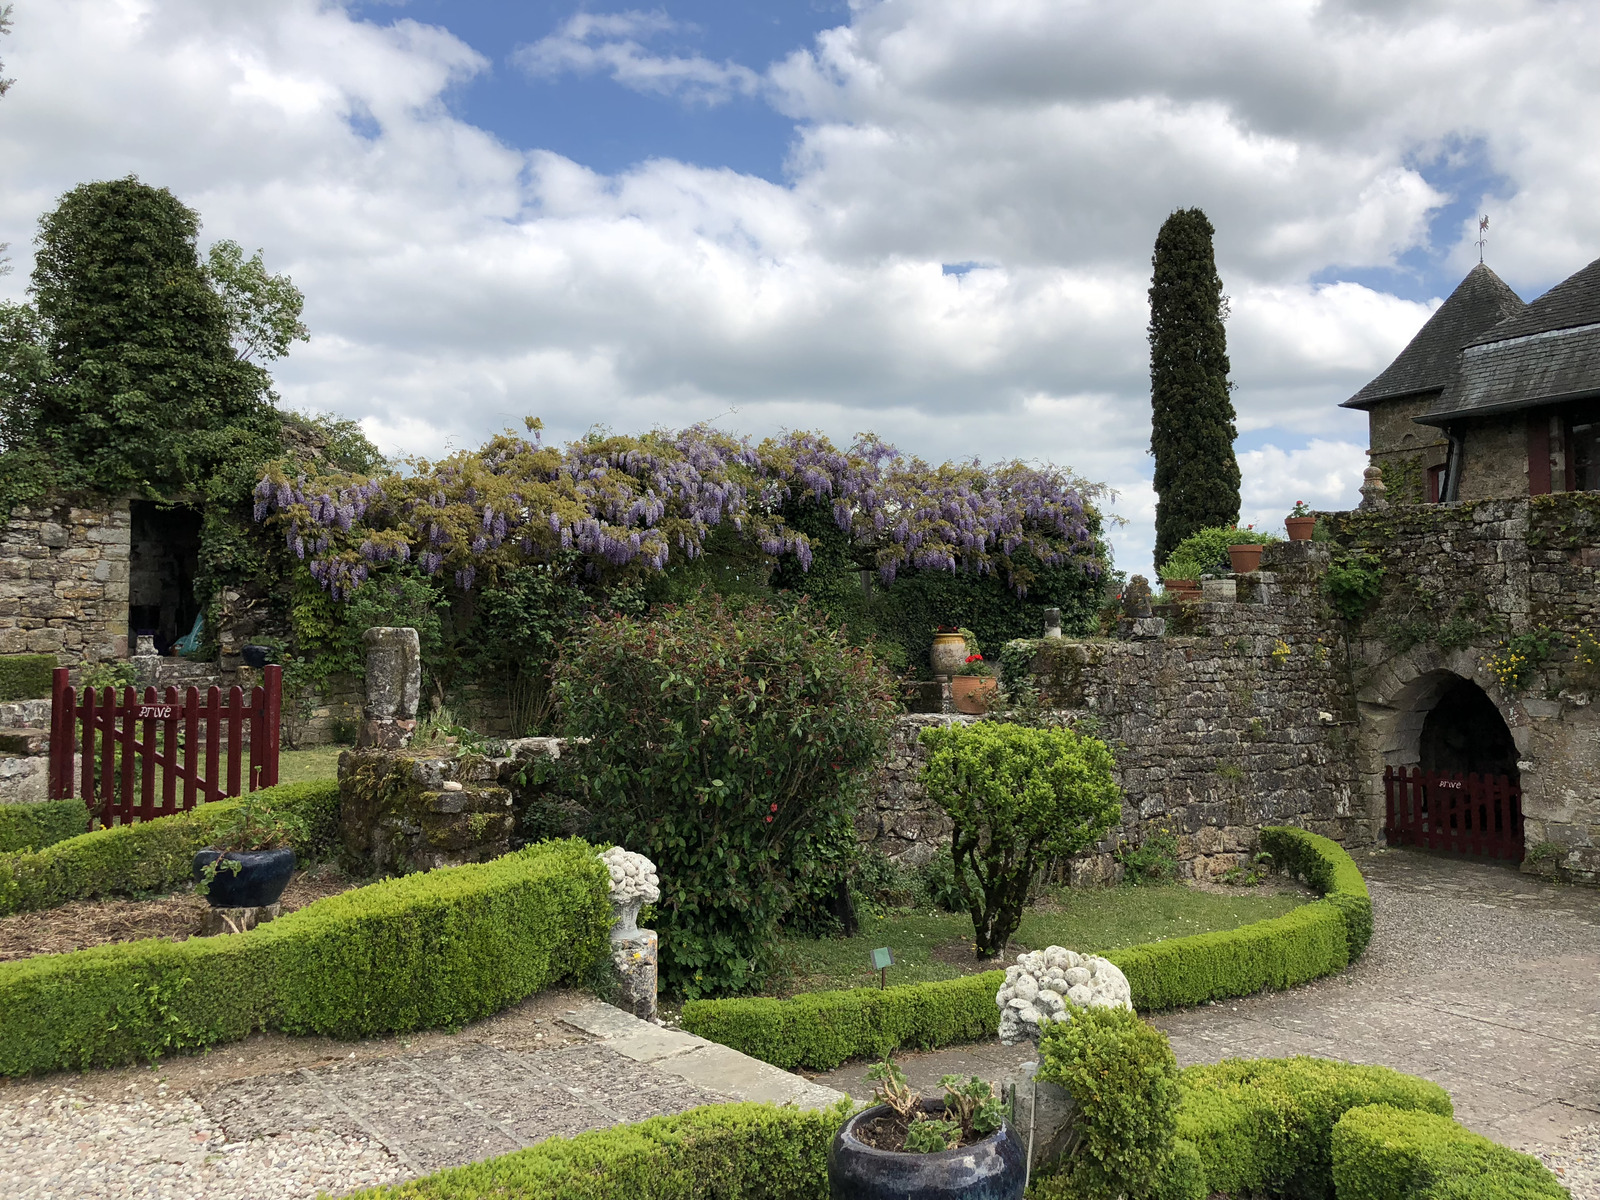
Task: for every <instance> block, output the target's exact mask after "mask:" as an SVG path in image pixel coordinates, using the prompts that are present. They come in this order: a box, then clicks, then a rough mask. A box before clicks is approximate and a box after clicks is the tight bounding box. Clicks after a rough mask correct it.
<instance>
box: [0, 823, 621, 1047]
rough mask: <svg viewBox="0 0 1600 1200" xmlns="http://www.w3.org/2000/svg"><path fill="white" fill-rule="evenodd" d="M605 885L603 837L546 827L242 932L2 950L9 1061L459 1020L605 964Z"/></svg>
mask: <svg viewBox="0 0 1600 1200" xmlns="http://www.w3.org/2000/svg"><path fill="white" fill-rule="evenodd" d="M155 823H156V822H152V823H151V824H155ZM133 828H138V827H137V826H135V827H133ZM63 844H66V843H63ZM607 885H608V876H607V875H606V871H605V867H604V865H603V864H602V863H601V862H600V860H599V859H598V858H597V857H596V856H595V853H594V849H593V847H591V846H589V845H587V844H586V843H584V842H581V841H578V840H576V839H573V840H569V841H563V842H544V843H540V844H539V845H536V846H530V847H528V848H527V849H525V850H521V851H518V852H516V853H514V854H508V855H506V856H504V857H503V858H499V859H496V860H495V861H493V862H489V863H481V864H475V865H472V866H464V867H453V868H445V869H441V870H436V871H429V872H427V873H425V874H418V875H408V876H404V877H402V878H399V879H389V880H385V881H383V882H381V883H376V884H373V885H371V886H369V887H364V888H357V889H355V890H353V891H349V892H345V893H344V894H342V895H339V896H331V897H328V898H327V899H324V900H319V901H317V902H316V903H314V904H311V905H308V906H307V907H306V908H303V909H301V910H299V911H298V912H295V913H291V914H290V915H289V916H286V917H281V918H279V919H278V920H276V921H273V922H271V923H270V924H267V925H262V926H260V927H258V928H256V929H253V930H250V931H248V932H246V933H242V934H236V935H230V936H227V937H210V938H191V939H189V940H188V941H183V942H169V941H164V940H161V939H158V938H151V939H147V940H144V941H138V942H126V943H122V944H119V945H111V946H99V947H95V948H93V949H89V950H80V951H77V952H75V953H71V954H51V955H40V956H38V957H36V958H30V959H21V960H18V961H14V962H6V963H0V1012H3V1013H5V1020H4V1022H3V1023H0V1074H4V1075H24V1074H30V1073H36V1072H41V1071H51V1070H60V1069H62V1068H68V1067H78V1068H82V1067H89V1066H104V1065H110V1064H116V1063H124V1062H129V1061H132V1060H135V1059H139V1058H153V1057H154V1056H156V1055H158V1054H162V1053H166V1052H168V1051H173V1050H184V1049H191V1048H194V1047H199V1046H206V1045H210V1044H212V1043H216V1042H223V1041H229V1040H232V1039H236V1038H241V1037H244V1036H245V1035H246V1034H248V1033H250V1032H252V1031H253V1030H256V1029H280V1030H283V1031H285V1032H289V1033H321V1034H329V1035H332V1036H335V1037H344V1038H354V1037H368V1036H372V1035H375V1034H383V1033H395V1032H402V1031H405V1030H410V1029H421V1028H430V1027H445V1028H455V1027H459V1026H460V1025H463V1024H465V1023H466V1022H467V1021H470V1020H473V1019H475V1018H478V1017H482V1016H486V1015H488V1014H489V1013H493V1012H497V1011H498V1010H500V1009H502V1008H504V1007H506V1006H507V1005H509V1004H512V1003H515V1002H516V1001H518V1000H520V999H522V998H523V997H525V996H527V995H529V994H530V993H532V992H535V991H537V990H539V989H541V988H544V987H548V986H550V985H551V984H553V983H555V982H557V981H559V980H562V979H570V978H575V977H581V976H583V975H584V974H586V973H587V972H588V971H589V970H591V969H592V968H593V967H594V966H595V965H596V964H597V963H599V962H600V961H601V959H602V958H604V957H605V955H606V954H607V948H608V945H609V942H608V932H609V930H610V926H611V906H610V903H609V901H608V899H607V890H608V886H607Z"/></svg>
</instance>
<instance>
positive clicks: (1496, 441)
mask: <svg viewBox="0 0 1600 1200" xmlns="http://www.w3.org/2000/svg"><path fill="white" fill-rule="evenodd" d="M1456 494H1457V497H1458V498H1459V499H1461V500H1485V499H1492V498H1494V497H1522V496H1526V495H1527V494H1528V421H1527V417H1526V416H1525V415H1524V414H1522V413H1510V414H1508V415H1506V416H1503V417H1488V418H1485V419H1484V420H1481V421H1474V422H1473V423H1472V425H1471V426H1470V427H1469V428H1468V429H1467V430H1466V433H1465V436H1464V437H1463V438H1462V462H1461V483H1460V486H1459V487H1458V488H1457V489H1456Z"/></svg>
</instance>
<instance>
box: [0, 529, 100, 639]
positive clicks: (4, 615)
mask: <svg viewBox="0 0 1600 1200" xmlns="http://www.w3.org/2000/svg"><path fill="white" fill-rule="evenodd" d="M129 537H130V526H129V516H128V503H127V501H125V500H124V501H116V502H113V503H111V504H109V505H108V506H106V507H100V508H79V507H76V506H74V505H70V504H67V503H66V502H64V501H62V502H58V503H49V504H43V505H39V506H37V507H34V508H20V507H19V508H16V509H13V510H12V513H11V520H10V522H9V523H8V524H7V525H6V526H5V528H4V529H3V530H0V654H54V655H56V656H57V658H58V660H59V661H60V663H61V665H62V666H77V665H79V664H81V663H93V662H99V661H103V660H106V659H120V658H125V657H127V654H128V548H129Z"/></svg>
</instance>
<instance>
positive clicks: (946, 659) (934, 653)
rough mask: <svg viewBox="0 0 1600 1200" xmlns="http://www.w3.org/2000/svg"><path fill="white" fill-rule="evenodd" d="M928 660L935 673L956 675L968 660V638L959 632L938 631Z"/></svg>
mask: <svg viewBox="0 0 1600 1200" xmlns="http://www.w3.org/2000/svg"><path fill="white" fill-rule="evenodd" d="M928 661H929V662H930V663H931V664H932V665H933V673H934V674H935V675H954V674H955V673H956V672H957V671H958V670H960V669H961V666H962V664H964V663H965V662H966V661H967V639H966V638H964V637H962V636H961V635H960V634H959V633H936V634H934V635H933V648H932V649H931V650H929V651H928Z"/></svg>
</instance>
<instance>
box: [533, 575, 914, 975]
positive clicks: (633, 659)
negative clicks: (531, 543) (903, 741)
mask: <svg viewBox="0 0 1600 1200" xmlns="http://www.w3.org/2000/svg"><path fill="white" fill-rule="evenodd" d="M556 686H557V693H558V695H559V697H560V706H561V711H562V717H563V720H564V722H565V725H566V729H567V732H568V733H569V734H570V735H572V736H574V737H581V738H589V739H591V740H590V741H589V742H588V743H587V744H584V745H582V746H581V748H579V749H578V750H577V751H576V753H575V762H576V763H577V771H578V774H579V775H580V776H581V780H582V786H583V787H584V788H585V789H586V790H587V792H588V794H589V796H590V797H591V798H592V803H591V804H590V806H589V807H590V809H591V811H592V812H593V813H595V815H596V820H597V824H596V826H595V828H594V835H595V837H596V838H597V839H605V840H615V841H618V842H622V843H625V844H626V845H627V846H628V847H629V848H630V849H632V850H636V851H638V852H639V853H642V854H644V855H646V856H647V857H649V858H650V859H651V860H652V861H653V862H655V863H656V865H657V868H658V869H659V872H660V875H661V890H662V896H661V901H660V903H659V904H658V905H657V906H656V912H657V920H658V922H659V925H658V928H659V931H660V933H661V978H662V982H663V983H664V984H665V986H666V987H667V989H668V990H670V991H673V992H676V993H680V994H682V995H685V996H688V997H690V998H693V997H695V996H701V995H706V994H716V993H721V992H730V991H742V990H747V989H749V988H750V987H752V986H753V985H754V984H755V983H756V982H757V981H759V980H760V979H761V978H762V977H763V976H764V975H765V974H766V973H767V971H768V969H769V967H770V961H771V954H772V947H773V944H774V942H775V933H776V930H777V925H778V921H779V920H780V918H781V917H782V916H783V915H784V913H785V911H786V910H787V909H789V908H790V907H791V905H792V904H793V901H794V897H795V894H796V891H797V890H799V889H800V888H801V887H802V886H811V885H814V884H815V882H816V881H817V880H819V879H824V878H827V877H828V876H830V875H831V883H832V886H833V887H834V889H835V890H837V888H838V887H839V885H840V884H841V883H842V882H843V875H842V874H840V873H839V872H838V871H837V870H835V871H832V872H830V871H829V870H828V869H827V866H828V864H830V863H832V865H833V866H834V867H835V868H837V867H838V865H839V863H838V861H837V860H838V858H839V856H840V855H841V854H844V853H847V852H851V851H853V847H854V834H853V831H852V829H851V826H850V823H849V818H850V817H851V816H853V814H854V806H855V801H856V795H857V792H858V790H859V788H860V786H861V784H862V783H863V781H864V780H865V777H866V775H867V773H868V772H869V771H871V770H872V768H873V767H875V766H876V765H877V763H878V761H879V757H880V755H881V753H882V748H883V746H884V743H885V741H886V739H887V736H888V730H889V723H890V720H891V718H892V713H893V711H894V698H893V688H892V683H891V680H890V679H889V677H888V675H887V674H886V673H885V671H884V670H883V668H882V666H881V665H880V664H879V663H877V662H876V661H875V660H874V659H873V657H872V655H871V654H870V653H868V652H866V651H863V650H860V649H856V648H853V647H850V646H848V645H845V644H844V643H843V642H842V641H841V640H840V639H839V638H838V637H837V635H836V634H835V633H834V632H833V631H832V630H830V629H829V628H828V627H827V625H825V624H824V623H823V621H822V619H821V618H820V617H819V616H818V614H817V613H816V611H815V610H814V609H813V608H812V607H811V606H810V605H809V604H807V603H804V602H802V603H799V604H797V605H795V606H794V607H793V608H791V609H789V610H785V611H780V610H779V609H777V608H773V607H769V606H767V605H763V604H754V603H752V604H747V605H745V606H744V607H743V608H742V609H740V611H738V612H734V611H733V609H732V608H731V606H729V605H725V604H724V603H723V602H722V601H720V600H718V599H717V598H715V597H710V598H707V597H704V596H701V597H698V598H696V599H695V600H693V601H691V602H690V603H686V604H683V605H680V606H674V607H667V608H663V609H657V610H656V611H655V612H653V613H652V614H651V616H650V618H649V619H648V620H646V619H638V618H633V617H627V616H618V617H614V618H613V619H611V620H609V621H595V622H593V623H591V624H590V625H589V626H588V628H587V629H585V630H584V631H583V632H581V633H580V634H578V635H576V636H575V637H573V638H572V639H570V640H569V641H568V643H567V645H566V646H565V648H564V650H563V653H562V658H561V661H560V663H559V665H558V667H557V669H556Z"/></svg>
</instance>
